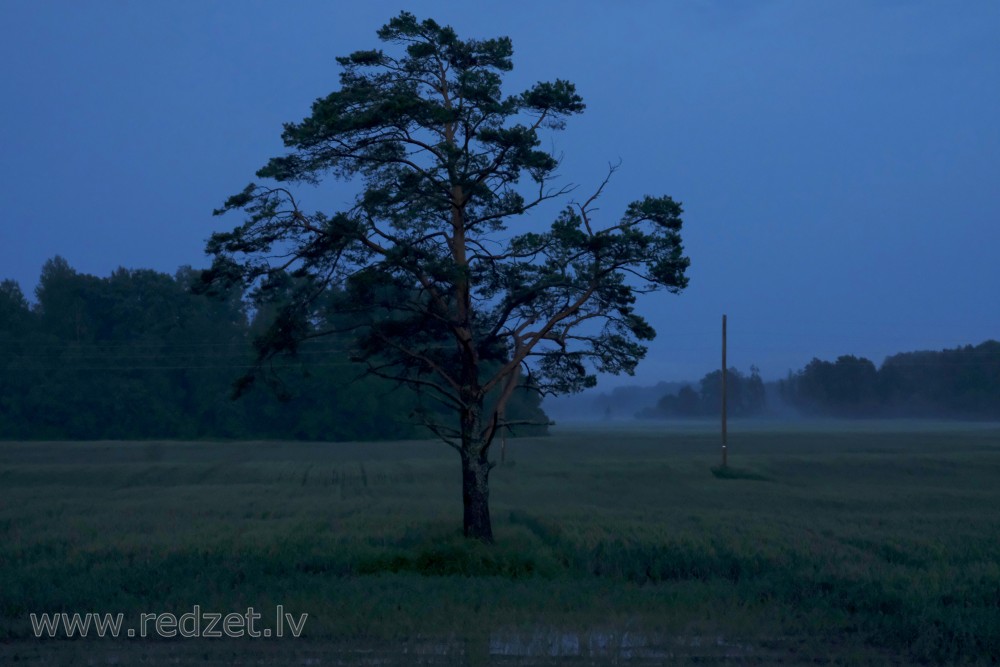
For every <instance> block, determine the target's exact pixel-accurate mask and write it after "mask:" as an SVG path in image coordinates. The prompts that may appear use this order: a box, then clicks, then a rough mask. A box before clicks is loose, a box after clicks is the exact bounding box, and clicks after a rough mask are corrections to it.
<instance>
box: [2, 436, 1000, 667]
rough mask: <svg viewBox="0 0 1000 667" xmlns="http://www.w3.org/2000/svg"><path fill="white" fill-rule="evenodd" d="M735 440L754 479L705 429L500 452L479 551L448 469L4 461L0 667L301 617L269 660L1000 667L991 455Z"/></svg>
mask: <svg viewBox="0 0 1000 667" xmlns="http://www.w3.org/2000/svg"><path fill="white" fill-rule="evenodd" d="M733 431H734V432H733V434H732V435H731V439H730V462H731V463H732V464H733V465H734V466H737V467H736V468H731V470H737V471H739V470H742V471H744V472H746V471H753V473H752V474H753V475H757V476H759V477H760V478H754V479H742V478H735V479H719V478H717V477H715V476H714V475H711V474H708V472H707V471H706V469H707V468H710V467H711V466H712V465H713V464H714V463H715V462H716V460H717V453H718V448H717V440H718V438H717V436H716V435H715V434H713V433H712V432H711V431H709V430H707V428H702V427H701V426H699V425H691V424H687V425H683V426H679V427H669V426H667V427H662V426H660V427H657V426H655V425H643V426H642V427H641V428H633V429H629V430H625V429H623V430H614V429H604V430H594V429H593V428H589V429H587V430H579V431H574V430H569V429H557V430H556V435H554V436H552V437H549V438H538V439H523V440H514V441H508V452H507V455H508V458H509V459H510V460H513V461H516V465H513V466H502V467H498V468H496V469H494V471H493V476H492V481H493V495H492V500H493V510H494V520H495V524H496V533H497V544H496V545H494V546H492V547H488V546H485V545H482V544H479V543H475V542H469V541H467V540H464V539H463V538H462V537H461V536H460V534H459V531H458V527H459V526H460V520H461V505H460V502H461V500H460V485H459V481H460V478H459V469H458V468H459V467H458V461H457V457H456V456H455V455H454V454H453V453H452V452H451V450H449V449H447V448H446V447H444V446H443V445H441V444H439V443H434V442H387V443H368V444H351V443H336V444H321V443H271V442H261V443H169V442H165V443H113V442H105V443H3V444H0V485H2V488H3V489H4V492H3V496H2V499H0V502H2V504H0V536H2V540H0V657H3V656H5V655H6V658H7V660H6V661H7V662H9V661H10V659H11V655H12V654H13V653H17V655H19V657H20V658H23V659H24V661H25V662H27V663H28V664H31V660H32V659H33V657H34V658H37V659H36V660H35V662H36V663H38V664H44V658H45V656H51V655H75V654H74V651H76V650H77V649H75V648H74V647H78V649H79V651H80V654H79V655H84V654H87V653H89V652H93V651H100V650H111V647H114V650H119V651H125V652H126V653H125V655H132V656H133V657H135V656H137V655H139V654H140V653H142V652H149V651H151V652H152V653H153V654H157V655H161V656H164V657H163V659H164V660H166V657H165V656H166V655H169V653H170V652H171V651H172V652H175V653H176V652H181V653H183V652H184V651H195V650H196V649H195V647H196V646H200V644H197V643H195V642H194V640H173V641H164V640H142V641H140V640H134V641H132V642H131V643H129V642H125V643H124V644H121V643H115V642H112V641H111V640H98V639H88V640H86V641H82V642H81V641H75V642H73V641H65V640H53V639H43V640H36V639H33V638H32V634H31V625H30V622H29V619H28V614H29V613H31V612H39V613H40V612H57V611H66V612H70V613H73V612H80V613H85V612H91V611H96V612H101V613H105V612H112V613H117V612H123V613H125V614H126V618H127V620H133V617H135V618H137V617H138V615H139V614H140V613H144V612H171V613H174V614H177V615H180V614H183V613H185V612H188V611H190V610H191V609H192V607H193V606H194V605H199V606H200V608H201V609H202V610H207V611H219V612H226V613H228V612H230V611H236V612H241V611H245V609H246V608H247V607H248V606H253V607H254V608H255V609H257V610H258V611H260V612H261V613H263V614H264V618H263V619H262V622H263V624H264V627H268V625H269V622H268V615H269V614H271V613H273V612H272V610H273V609H274V608H275V606H276V605H278V604H281V605H283V606H284V608H285V609H286V610H287V611H289V612H291V613H294V614H301V613H308V614H309V620H308V622H307V624H306V628H305V638H304V639H300V640H291V639H283V640H281V641H282V642H285V643H286V645H288V648H289V649H290V650H291V649H294V650H300V651H305V650H307V647H317V646H356V647H373V646H398V647H406V646H409V647H413V646H414V645H416V644H419V643H420V642H432V643H435V642H436V643H437V644H436V645H440V646H446V645H457V646H460V647H462V649H461V651H462V653H461V655H462V660H464V661H466V662H475V661H476V659H477V658H476V656H479V658H478V659H479V660H480V661H486V662H488V661H489V660H490V656H491V655H492V654H491V651H494V652H495V650H497V649H496V646H497V642H498V641H499V642H501V643H503V642H507V643H508V644H510V643H513V644H516V645H519V646H521V648H524V646H525V645H526V644H525V642H526V641H527V640H524V639H523V638H524V637H529V638H530V637H535V638H537V637H539V636H543V639H544V636H553V637H566V636H571V637H577V638H578V640H579V641H581V642H583V643H584V644H586V642H587V641H591V642H593V641H594V639H593V638H594V637H598V638H603V639H601V640H600V641H603V642H605V644H606V643H607V642H612V643H613V641H617V640H613V639H608V638H609V637H611V638H618V639H621V638H622V637H623V636H626V635H628V636H631V637H639V638H641V639H642V640H643V641H646V642H647V643H650V644H655V645H661V646H663V645H669V646H675V645H679V644H678V643H680V644H683V645H685V646H687V648H686V649H684V650H685V651H687V653H684V652H683V651H682V652H681V653H680V654H676V655H680V656H682V657H683V656H684V655H687V656H690V657H691V658H692V659H694V658H699V656H700V658H699V659H702V660H704V659H707V658H706V657H705V656H706V655H712V653H711V651H710V650H709V648H706V647H705V646H704V645H703V642H702V640H703V639H704V638H711V642H707V640H706V642H705V643H713V645H714V646H716V647H730V648H726V649H725V650H726V651H730V653H729V654H726V655H730V658H732V659H733V660H743V661H744V662H745V661H747V660H758V662H757V663H754V664H770V663H779V662H786V663H788V664H797V663H798V662H799V661H801V662H813V661H816V662H819V663H820V664H882V663H884V662H886V661H887V659H888V658H889V657H892V658H893V659H895V660H897V661H899V662H900V663H904V664H905V663H910V662H914V663H919V662H926V663H932V664H940V663H949V662H968V663H972V664H976V663H981V664H991V663H992V662H994V661H996V660H997V659H998V657H1000V557H998V556H997V554H998V553H1000V522H998V521H997V519H996V507H997V505H998V501H1000V485H998V484H997V483H996V482H997V480H998V479H1000V429H998V428H997V427H996V426H991V425H982V424H980V425H942V424H934V423H917V422H899V423H889V422H872V423H867V424H858V423H855V424H851V425H849V426H846V427H839V426H836V425H831V424H821V425H817V424H813V423H809V424H801V425H798V426H797V427H790V426H787V425H781V426H778V425H754V424H750V423H746V424H742V425H737V426H736V427H735V428H734V429H733ZM270 625H273V622H271V623H270ZM512 637H513V638H514V639H510V638H512ZM504 638H507V639H504ZM518 638H521V639H518ZM580 638H582V639H580ZM588 638H590V639H588ZM264 641H265V640H251V639H246V640H242V641H240V642H236V643H232V642H230V643H225V644H221V643H220V644H211V643H210V644H209V647H208V648H207V649H205V650H207V651H209V652H213V651H216V652H217V651H223V653H225V651H243V650H246V651H255V650H258V649H257V648H254V646H255V644H254V643H255V642H257V643H260V642H264ZM532 641H534V640H532ZM574 641H576V640H574ZM185 642H187V643H185ZM291 642H294V643H293V644H289V643H291ZM518 642H520V644H518ZM272 643H273V640H272ZM536 643H537V642H536ZM543 643H544V642H543ZM689 644H690V646H689ZM270 645H271V644H267V646H270ZM222 646H225V647H226V648H225V649H223V648H220V647H222ZM694 646H697V648H693V647H694ZM213 647H214V648H213ZM732 647H740V648H735V649H734V648H732ZM197 650H201V649H200V648H199V649H197ZM268 650H270V649H268ZM719 650H722V649H719ZM158 651H159V652H160V653H157V652H158ZM706 651H708V653H706ZM732 651H735V654H734V653H732ZM164 652H166V653H164ZM602 655H603V654H602ZM609 655H610V654H609ZM617 655H618V657H622V655H624V654H617ZM719 655H722V654H719ZM734 655H735V656H736V657H733V656H734ZM495 657H496V656H494V658H495ZM153 659H154V660H155V659H156V658H155V656H154V658H153ZM525 659H526V660H528V658H525ZM720 659H722V658H720ZM570 662H572V661H570ZM50 664H58V663H50ZM219 664H223V663H221V662H220V663H219ZM225 664H229V663H225ZM275 664H280V662H276V663H275ZM526 664H527V663H526Z"/></svg>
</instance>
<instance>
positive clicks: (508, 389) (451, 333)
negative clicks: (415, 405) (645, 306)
mask: <svg viewBox="0 0 1000 667" xmlns="http://www.w3.org/2000/svg"><path fill="white" fill-rule="evenodd" d="M378 37H379V39H380V40H381V41H382V42H384V43H385V44H386V45H388V47H390V49H389V50H382V49H373V50H365V51H356V52H354V53H352V54H350V55H348V56H344V57H340V58H337V63H338V64H339V65H340V67H341V69H342V71H341V74H340V88H339V89H338V90H336V91H334V92H332V93H330V94H329V95H327V96H326V97H322V98H319V99H317V100H316V101H315V102H314V103H313V105H312V110H311V114H310V115H309V116H308V117H306V118H305V119H304V120H302V121H301V122H298V123H287V124H285V126H284V131H283V133H282V139H283V140H284V143H285V146H286V147H287V148H288V152H287V153H285V154H284V155H281V156H278V157H274V158H272V159H270V160H269V161H268V162H267V163H266V164H265V166H264V167H263V168H261V169H260V170H259V171H258V172H257V177H258V178H260V179H262V180H263V181H265V183H263V184H262V183H251V184H250V185H248V186H247V187H246V188H245V189H243V190H242V191H241V192H239V193H237V194H236V195H234V196H232V197H230V198H229V199H228V200H227V201H226V203H225V205H224V207H223V208H222V209H220V210H219V211H218V212H219V213H224V212H227V211H233V210H241V211H243V213H244V215H245V219H244V222H243V223H242V224H241V225H240V226H238V227H237V228H236V229H234V230H232V231H229V232H221V233H216V234H214V235H213V236H212V238H211V239H210V241H209V243H208V246H207V249H208V251H209V253H211V254H212V255H214V258H215V259H214V263H213V267H212V269H211V270H210V271H209V272H207V273H206V280H207V282H208V283H210V284H217V283H222V284H239V285H241V286H242V287H243V288H244V289H247V290H249V291H251V292H252V293H253V294H254V295H255V296H256V298H258V299H260V300H262V301H267V300H268V298H269V294H270V293H271V292H272V291H273V290H275V288H276V282H275V280H274V276H275V275H276V274H285V273H287V274H288V275H289V276H291V277H292V279H293V281H294V287H293V288H292V289H291V291H288V290H286V289H284V287H282V289H283V290H284V291H283V298H284V299H285V301H284V303H283V305H282V306H281V308H280V310H279V311H278V312H276V314H275V317H274V320H273V324H272V326H271V328H270V330H269V332H268V333H267V334H266V335H265V336H263V337H262V338H261V341H262V344H261V346H260V348H259V351H260V355H259V360H260V361H261V362H264V361H266V360H267V359H270V358H272V357H273V356H275V355H280V354H288V353H295V352H296V350H297V349H298V347H299V346H300V345H301V344H302V342H303V341H305V340H310V339H314V338H318V337H323V336H331V335H341V334H344V333H345V332H350V333H351V336H352V350H353V354H354V356H355V358H357V359H359V360H362V361H364V362H365V363H366V364H367V367H368V371H369V372H370V373H372V374H374V375H378V376H381V377H385V378H389V379H391V380H393V381H395V382H399V383H402V384H405V385H407V386H410V387H413V388H416V389H418V390H419V391H420V392H421V393H422V394H423V395H424V396H425V397H426V398H427V399H428V400H429V401H433V402H435V403H436V404H438V405H440V406H443V407H444V408H445V409H446V410H447V411H449V412H450V413H451V414H453V415H454V416H455V417H454V419H453V420H451V421H446V420H442V419H441V418H440V412H439V411H427V412H425V413H424V415H423V418H424V421H425V424H426V425H427V426H428V427H429V428H431V429H433V430H434V432H435V433H437V434H438V435H439V436H440V437H441V438H442V439H443V440H444V441H445V442H447V443H448V444H449V445H451V446H452V447H454V448H455V449H456V450H457V451H458V452H459V454H460V455H461V458H462V462H463V475H464V480H465V482H464V487H463V498H464V506H465V530H466V534H468V535H470V536H473V537H478V538H481V539H484V540H490V539H492V531H491V528H490V521H489V513H488V485H487V479H488V473H489V469H490V467H491V464H490V462H489V460H488V450H489V447H490V445H491V443H492V442H493V440H494V437H495V436H496V434H497V433H498V432H499V431H500V430H501V429H503V428H507V427H510V426H511V425H512V424H513V423H514V420H511V419H508V418H507V411H506V407H507V404H508V402H509V401H510V398H511V396H512V395H514V393H515V391H516V390H517V388H518V387H523V388H526V389H530V390H533V391H537V392H541V393H563V392H573V391H578V390H580V389H583V388H585V387H589V386H593V385H594V384H595V382H596V373H597V372H609V373H622V372H625V373H631V372H632V371H633V369H634V368H635V366H636V364H637V363H638V362H639V360H640V359H642V357H643V355H644V353H645V347H644V345H643V342H644V341H648V340H650V339H652V338H653V336H654V331H653V328H652V327H651V326H650V325H649V323H648V322H646V320H645V319H643V318H642V317H641V316H640V315H639V314H638V313H637V312H636V311H635V308H634V305H635V301H636V294H638V293H641V292H648V291H654V290H661V289H665V290H667V291H670V292H679V291H681V290H682V289H683V288H684V287H685V286H686V285H687V278H686V276H685V270H686V269H687V267H688V263H689V262H688V259H687V258H686V257H685V256H684V254H683V248H682V244H681V237H680V229H681V213H682V210H681V206H680V204H678V203H677V202H675V201H674V200H673V199H671V198H670V197H668V196H657V197H651V196H646V197H643V198H641V199H638V200H636V201H635V202H633V203H632V204H630V205H628V206H627V207H626V208H625V211H624V213H623V214H622V215H621V217H620V218H618V219H617V220H614V221H610V222H607V221H602V220H599V219H598V218H597V216H596V210H595V206H594V203H595V201H596V200H597V198H598V196H599V195H600V193H601V191H602V189H603V187H604V184H606V183H607V179H604V181H603V183H602V184H601V185H600V186H599V187H597V188H596V190H595V191H594V192H593V194H592V195H591V196H589V197H587V198H585V199H583V200H582V201H576V200H570V199H569V198H568V195H569V194H570V192H571V190H572V188H571V187H570V186H568V185H562V186H557V185H556V184H555V175H556V169H557V167H558V165H559V162H558V159H557V158H556V156H555V155H553V154H552V153H551V152H549V151H547V150H544V149H543V148H542V147H541V146H542V133H543V132H554V131H558V130H560V129H562V128H563V127H564V124H565V122H566V120H567V119H568V118H569V117H571V116H573V115H576V114H579V113H581V112H582V111H583V110H584V104H583V100H582V98H581V97H580V96H579V95H578V94H577V92H576V89H575V87H574V86H573V84H572V83H570V82H568V81H564V80H561V79H557V80H555V81H552V82H539V83H537V84H535V85H534V86H532V87H531V88H529V89H528V90H525V91H523V92H520V93H517V94H505V93H504V91H503V87H502V84H503V78H502V77H503V74H504V73H506V72H509V71H510V70H511V69H512V67H513V62H512V55H513V49H512V45H511V41H510V39H509V38H506V37H501V38H495V39H467V40H463V39H460V38H459V37H458V36H457V34H456V32H455V31H454V30H453V29H452V28H451V27H448V26H442V25H440V24H438V23H437V22H435V21H433V20H430V19H427V20H423V21H420V20H418V19H417V18H416V17H415V16H414V15H412V14H410V13H408V12H402V13H401V14H399V15H398V16H397V17H395V18H393V19H392V20H390V21H389V22H388V23H387V24H386V25H385V26H383V27H382V28H381V29H380V30H379V31H378ZM612 171H613V170H612ZM609 177H610V174H609ZM325 178H333V179H343V180H347V181H351V182H354V183H356V184H358V186H359V192H358V194H357V196H356V197H355V198H354V200H353V202H352V203H351V204H350V205H348V206H345V207H344V208H343V209H342V210H336V211H322V210H309V209H308V207H307V206H306V205H305V204H304V201H303V197H304V195H302V194H301V189H300V186H302V185H315V184H319V183H321V182H322V181H323V179H325ZM556 198H565V201H566V205H565V207H564V208H563V209H562V212H561V213H559V214H558V215H557V216H556V217H555V219H554V220H553V221H551V222H550V223H548V225H547V226H542V223H541V222H540V221H538V220H536V219H535V217H534V216H531V215H530V214H532V213H534V212H536V211H537V210H538V207H539V205H540V204H542V203H543V202H546V201H549V200H553V199H556ZM520 219H523V220H525V221H527V222H528V224H525V225H521V226H522V227H526V229H515V228H514V226H513V224H512V223H514V222H515V221H518V220H520ZM283 284H284V283H282V285H283ZM320 302H324V303H327V304H329V305H331V307H333V308H334V309H335V310H336V311H337V312H338V313H341V314H349V315H350V320H351V322H350V326H349V327H346V328H336V327H334V328H328V327H326V326H324V323H323V322H322V318H321V317H318V316H317V314H316V310H315V309H316V304H318V303H320ZM253 377H259V375H257V376H251V377H248V379H247V381H248V382H250V381H252V379H253Z"/></svg>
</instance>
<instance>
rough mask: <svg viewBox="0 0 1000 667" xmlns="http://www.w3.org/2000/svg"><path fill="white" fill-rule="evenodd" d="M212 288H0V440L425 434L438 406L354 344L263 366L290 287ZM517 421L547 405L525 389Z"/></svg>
mask: <svg viewBox="0 0 1000 667" xmlns="http://www.w3.org/2000/svg"><path fill="white" fill-rule="evenodd" d="M286 279H287V280H288V281H289V283H291V278H290V277H286ZM289 289H291V287H289ZM203 292H204V289H203V283H202V272H201V271H200V270H197V269H193V268H191V267H187V266H185V267H182V268H180V269H178V270H177V272H176V273H175V274H174V275H169V274H166V273H160V272H156V271H152V270H148V269H126V268H119V269H117V270H116V271H114V272H113V273H112V274H111V275H110V276H108V277H104V278H100V277H96V276H92V275H88V274H85V273H80V272H78V271H76V270H74V269H73V268H72V267H71V266H70V265H69V263H68V262H67V261H66V260H65V259H63V258H61V257H56V258H54V259H51V260H49V261H48V262H46V263H45V265H44V267H43V269H42V273H41V277H40V280H39V283H38V287H37V289H36V291H35V296H36V299H35V302H34V303H29V301H28V299H27V298H26V297H25V295H24V293H23V291H22V290H21V288H20V286H19V285H18V284H17V283H16V282H15V281H12V280H4V281H2V282H0V438H4V439H126V438H137V439H143V438H177V439H193V438H234V439H257V438H261V439H263V438H280V439H307V440H381V439H397V438H414V437H427V436H428V435H429V433H428V432H427V431H426V430H425V429H424V428H423V427H422V426H421V425H420V424H419V420H417V419H415V418H414V415H417V414H419V413H421V412H426V411H428V410H430V411H433V410H440V408H439V407H437V406H435V405H429V406H428V405H424V402H423V401H422V400H421V398H420V396H418V395H417V393H416V392H414V391H412V390H411V389H408V388H406V387H400V386H398V385H397V384H395V383H392V382H389V381H386V380H383V379H380V378H377V377H371V376H364V370H365V367H364V366H362V365H360V364H358V363H356V362H354V361H352V350H351V349H350V344H349V343H350V341H348V340H346V339H343V338H337V337H328V338H325V339H323V340H322V342H319V341H316V342H309V341H306V342H303V343H302V344H300V345H298V346H296V347H295V349H294V350H291V351H289V352H287V353H285V354H283V355H280V356H276V357H273V358H270V359H268V360H267V362H266V363H265V364H263V365H261V364H259V363H258V360H259V357H260V355H259V354H258V348H259V347H260V346H261V345H263V344H264V339H265V338H266V337H267V336H269V335H270V336H273V335H274V328H273V327H272V326H271V325H272V323H273V322H274V321H275V319H276V318H277V317H278V316H279V315H280V312H281V309H282V304H281V293H280V290H277V294H274V293H272V294H271V297H270V298H269V299H268V300H267V301H264V300H262V299H256V300H255V299H249V300H247V299H244V298H243V294H242V292H241V291H240V290H239V289H238V288H234V289H231V290H229V291H228V292H225V293H221V294H220V293H215V294H211V295H209V294H205V293H203ZM314 315H315V317H314V319H313V320H312V322H311V323H310V324H309V326H316V327H319V326H324V325H327V326H328V325H330V323H331V322H334V321H336V320H338V318H341V319H342V318H343V316H342V315H338V314H337V313H335V312H332V311H330V310H329V309H327V310H326V311H325V312H324V310H323V307H322V304H320V305H319V306H318V308H317V310H316V312H315V313H314ZM363 376H364V377H363ZM252 380H257V381H256V382H253V381H252ZM234 391H238V392H239V393H242V394H243V395H242V397H241V398H240V400H232V399H233V397H234ZM508 412H510V413H511V414H513V415H515V416H517V417H520V418H522V419H523V420H525V421H533V422H545V421H546V417H545V415H544V413H543V412H542V410H541V408H540V399H539V398H538V397H537V396H536V395H535V394H533V393H529V392H526V391H522V392H517V394H516V396H515V397H514V398H512V400H511V403H510V405H509V407H508ZM543 430H544V427H538V426H534V427H529V426H521V427H518V429H517V430H516V431H515V434H522V433H527V432H534V433H537V432H540V431H543Z"/></svg>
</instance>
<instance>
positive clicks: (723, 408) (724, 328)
mask: <svg viewBox="0 0 1000 667" xmlns="http://www.w3.org/2000/svg"><path fill="white" fill-rule="evenodd" d="M726 465H728V461H727V460H726V316H725V315H723V316H722V467H723V468H725V467H726Z"/></svg>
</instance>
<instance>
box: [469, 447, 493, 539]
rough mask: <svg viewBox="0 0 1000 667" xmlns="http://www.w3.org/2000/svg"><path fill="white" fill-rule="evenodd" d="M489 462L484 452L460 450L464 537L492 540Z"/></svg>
mask: <svg viewBox="0 0 1000 667" xmlns="http://www.w3.org/2000/svg"><path fill="white" fill-rule="evenodd" d="M491 467H492V466H491V465H490V462H489V461H488V460H487V458H486V452H484V451H479V452H472V451H466V450H465V449H463V450H462V505H463V508H464V516H463V520H462V527H463V530H464V532H465V536H466V537H471V538H473V539H477V540H482V541H483V542H493V523H492V521H491V520H490V468H491Z"/></svg>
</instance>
